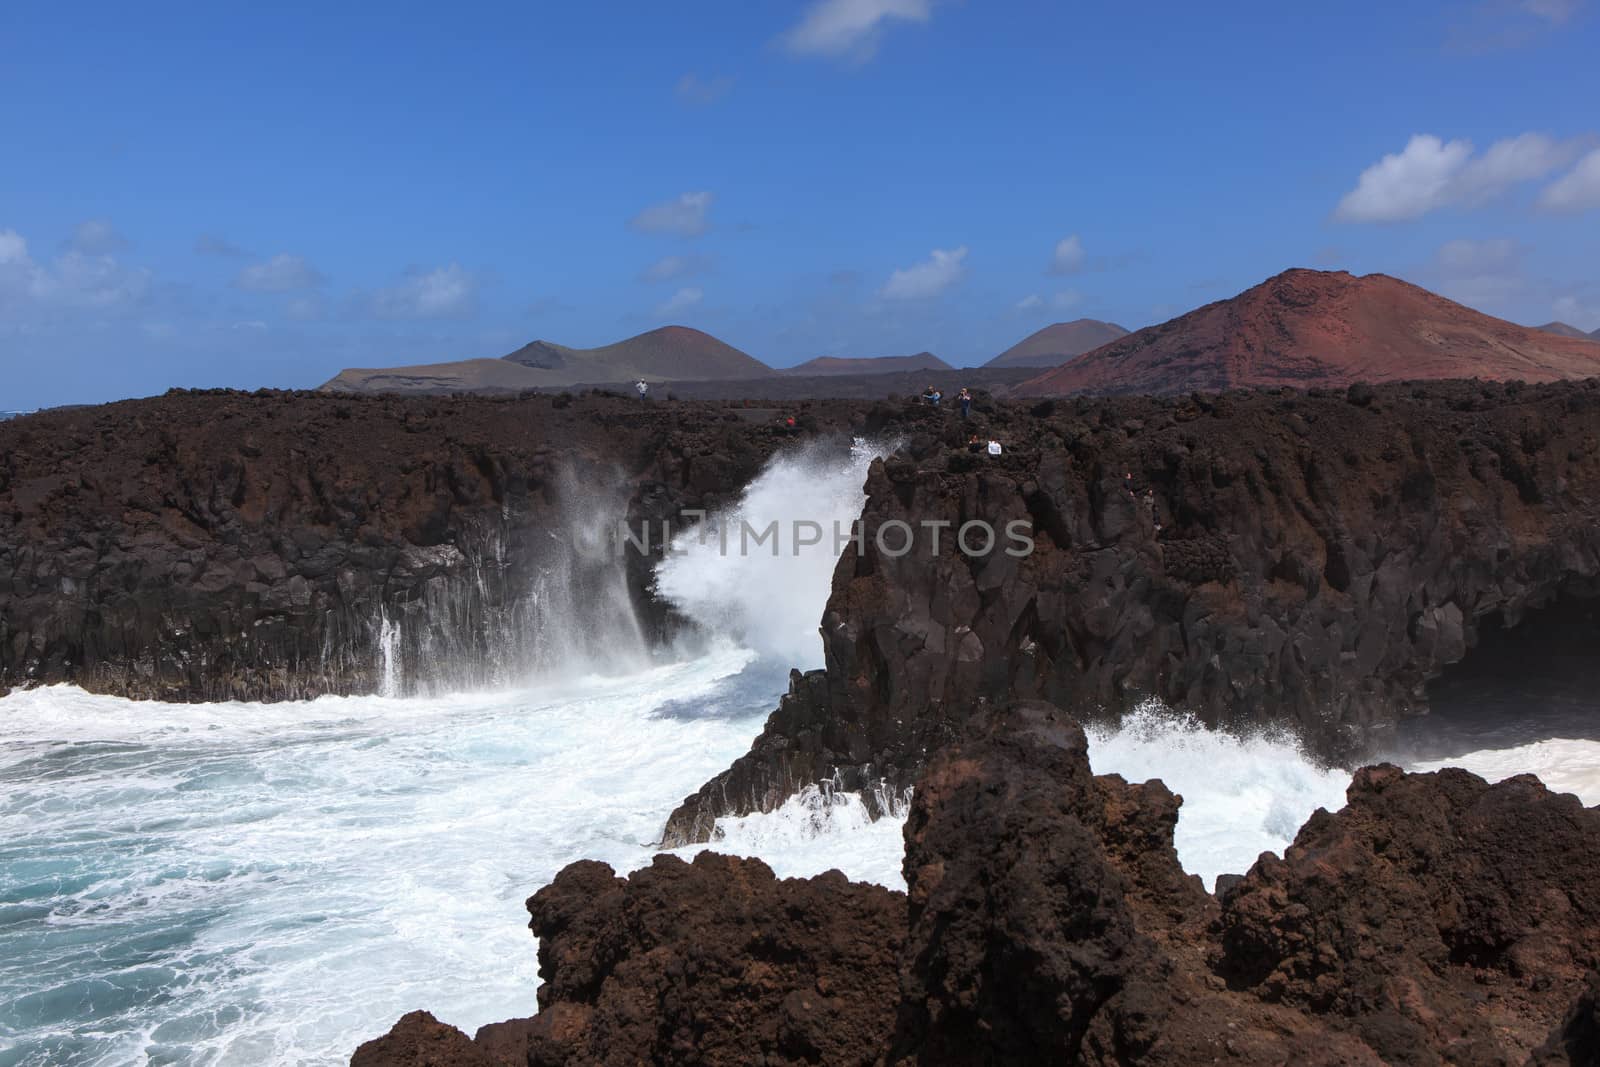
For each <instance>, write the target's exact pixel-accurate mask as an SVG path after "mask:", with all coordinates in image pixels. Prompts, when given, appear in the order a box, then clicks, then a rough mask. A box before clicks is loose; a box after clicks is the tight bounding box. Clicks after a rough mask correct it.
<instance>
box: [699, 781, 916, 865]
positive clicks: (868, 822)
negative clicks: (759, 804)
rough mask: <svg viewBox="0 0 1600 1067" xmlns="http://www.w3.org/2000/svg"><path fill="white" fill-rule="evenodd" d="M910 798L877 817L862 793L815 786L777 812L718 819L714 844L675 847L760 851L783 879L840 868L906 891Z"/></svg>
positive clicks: (745, 852)
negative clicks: (903, 869)
mask: <svg viewBox="0 0 1600 1067" xmlns="http://www.w3.org/2000/svg"><path fill="white" fill-rule="evenodd" d="M906 799H907V798H898V803H897V804H896V805H895V806H894V807H893V808H892V809H889V810H890V811H891V814H890V815H889V816H886V817H885V818H881V819H878V820H877V821H873V820H872V818H871V817H869V816H868V814H867V806H866V805H865V804H864V803H862V800H861V797H860V796H859V795H857V794H855V793H836V792H831V791H824V790H822V789H820V788H818V787H817V786H814V785H811V786H807V787H806V788H805V789H803V790H802V791H801V792H800V793H799V794H798V795H796V796H792V797H790V798H789V799H788V800H786V801H784V803H783V804H782V805H781V806H779V807H778V808H777V809H776V810H774V811H770V812H764V813H757V814H754V815H746V816H744V817H742V818H729V819H719V820H717V829H718V831H720V833H721V836H720V837H718V838H717V839H716V840H715V841H713V842H711V843H710V844H707V845H690V846H687V847H685V848H680V849H674V850H673V851H674V852H675V853H676V854H677V855H680V856H683V857H684V858H685V859H688V858H690V857H692V856H694V855H696V854H697V853H700V852H703V851H706V850H708V849H709V850H710V851H712V852H722V853H725V854H729V855H734V856H755V857H757V858H759V859H761V860H764V861H765V862H766V863H767V865H768V866H770V867H771V868H772V870H773V872H774V873H775V874H777V875H778V877H780V878H809V877H811V876H813V875H817V874H821V873H822V872H824V871H829V870H841V871H844V872H845V873H846V874H848V875H849V876H850V877H851V878H853V879H855V880H856V881H861V882H873V883H875V884H877V885H881V886H885V887H887V888H889V889H899V890H902V891H903V890H904V889H905V887H906V881H905V877H904V876H903V875H902V874H901V872H900V861H901V859H902V857H903V856H904V854H905V841H904V838H903V836H902V830H903V828H904V826H905V818H906Z"/></svg>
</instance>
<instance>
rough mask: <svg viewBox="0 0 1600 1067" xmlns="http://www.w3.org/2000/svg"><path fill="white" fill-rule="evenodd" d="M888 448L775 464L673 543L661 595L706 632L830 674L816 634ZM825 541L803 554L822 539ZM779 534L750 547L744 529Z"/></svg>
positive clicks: (861, 445) (806, 453)
mask: <svg viewBox="0 0 1600 1067" xmlns="http://www.w3.org/2000/svg"><path fill="white" fill-rule="evenodd" d="M892 448H893V445H892V444H888V443H871V442H867V441H863V440H861V439H859V438H858V439H856V440H855V441H854V442H853V443H852V445H851V447H850V448H849V450H848V451H845V450H844V449H842V448H841V447H840V446H839V444H838V443H836V442H833V441H827V440H822V441H815V442H812V443H810V444H807V445H805V446H803V447H801V448H798V449H796V450H794V451H792V452H785V453H782V454H780V455H778V456H775V457H774V458H773V459H772V460H771V461H769V462H768V464H767V466H766V468H765V469H764V470H763V471H762V472H761V473H760V474H759V475H758V476H757V477H756V479H755V480H754V481H753V482H751V483H750V485H749V486H748V487H747V488H746V489H745V491H744V493H743V494H742V495H741V496H740V498H739V501H738V503H737V504H735V505H734V506H733V507H731V508H729V509H727V510H725V511H722V512H718V513H717V514H715V515H713V516H710V517H708V518H707V519H706V521H705V522H704V523H702V524H700V525H698V526H696V527H694V528H692V529H689V530H686V531H684V532H682V533H680V534H678V536H676V537H675V538H674V539H673V543H672V552H671V554H670V555H669V556H668V558H667V559H665V560H663V561H662V563H661V565H660V566H659V567H658V568H657V570H656V590H657V592H658V593H659V594H660V595H661V596H663V597H665V598H666V599H667V600H668V601H670V602H671V603H672V604H673V605H674V606H675V607H676V608H677V609H678V610H679V611H680V612H682V613H683V614H684V615H685V616H687V617H688V618H689V619H691V620H693V621H694V622H695V623H697V624H698V625H699V626H701V627H702V628H703V629H705V630H708V631H710V632H713V633H722V634H727V635H729V636H730V637H733V638H734V639H736V640H738V641H739V642H740V643H742V644H744V645H745V646H747V647H749V648H751V649H754V650H755V651H756V652H757V653H759V654H760V655H762V656H765V657H769V658H771V659H773V660H777V661H779V662H782V663H783V664H785V665H786V666H792V667H798V668H800V669H802V670H805V669H810V668H815V667H820V666H822V639H821V637H820V636H819V635H818V627H819V626H820V624H821V621H822V612H823V609H824V608H825V607H826V606H827V602H828V594H829V592H830V591H831V590H832V587H833V571H834V566H835V564H836V563H837V562H838V558H839V552H840V550H841V548H842V545H840V544H839V542H838V541H837V540H836V537H835V531H842V533H843V535H844V537H845V538H848V536H849V531H850V528H851V526H852V524H854V523H855V522H856V520H857V519H858V518H860V515H861V509H862V507H863V506H864V505H865V503H866V493H865V491H864V489H863V485H864V483H865V482H866V478H867V468H868V467H869V466H871V464H872V461H873V460H874V459H877V458H879V457H880V456H883V455H885V454H887V453H888V452H889V451H892ZM804 524H815V527H816V528H820V530H821V531H822V532H821V537H820V540H818V541H817V542H816V543H815V544H805V543H803V542H805V541H806V540H808V539H809V537H810V535H811V534H812V533H814V530H813V528H812V527H811V526H809V525H804ZM773 528H775V536H776V541H772V540H763V541H762V542H761V543H760V544H756V545H752V544H751V543H750V542H751V539H750V538H748V537H744V536H742V534H743V531H744V530H746V529H749V530H755V531H758V532H765V531H767V530H768V529H773Z"/></svg>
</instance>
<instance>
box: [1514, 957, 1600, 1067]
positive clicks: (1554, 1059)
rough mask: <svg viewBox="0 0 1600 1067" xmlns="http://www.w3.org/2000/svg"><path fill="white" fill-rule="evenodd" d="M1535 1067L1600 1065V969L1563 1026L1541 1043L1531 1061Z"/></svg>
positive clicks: (1593, 973) (1590, 976) (1586, 985)
mask: <svg viewBox="0 0 1600 1067" xmlns="http://www.w3.org/2000/svg"><path fill="white" fill-rule="evenodd" d="M1530 1062H1531V1063H1532V1064H1534V1065H1535V1067H1558V1065H1559V1067H1565V1065H1567V1064H1571V1065H1572V1067H1579V1065H1582V1067H1595V1065H1596V1064H1600V971H1591V972H1590V973H1589V980H1588V982H1586V983H1585V985H1584V989H1583V992H1582V993H1581V994H1580V995H1579V996H1578V999H1577V1001H1576V1002H1575V1003H1574V1004H1573V1005H1572V1009H1571V1010H1570V1011H1568V1012H1567V1017H1566V1018H1565V1019H1564V1020H1562V1023H1561V1026H1560V1028H1559V1029H1558V1030H1556V1032H1555V1033H1553V1034H1551V1035H1550V1040H1548V1041H1546V1042H1545V1043H1544V1044H1543V1045H1540V1046H1539V1048H1538V1050H1537V1051H1536V1052H1535V1053H1534V1054H1533V1059H1532V1060H1531V1061H1530Z"/></svg>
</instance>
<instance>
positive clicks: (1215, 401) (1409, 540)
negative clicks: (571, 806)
mask: <svg viewBox="0 0 1600 1067" xmlns="http://www.w3.org/2000/svg"><path fill="white" fill-rule="evenodd" d="M1013 410H1014V411H1015V412H1016V414H1015V415H1014V417H1013V418H1012V419H1011V420H1010V421H1009V422H1008V423H1007V424H1006V425H1005V426H1004V434H1005V437H1006V440H1007V443H1008V446H1009V447H1008V450H1007V452H1006V453H1005V454H1004V455H1003V456H1000V457H993V458H991V457H987V456H984V457H975V456H972V455H970V454H968V453H967V452H966V451H965V450H964V449H962V448H960V447H959V445H960V433H961V427H959V426H956V425H953V424H952V423H950V422H948V421H944V420H941V419H940V418H939V417H938V416H937V415H935V414H934V413H931V412H925V413H924V414H923V417H922V418H923V421H922V422H921V423H920V424H913V425H911V426H910V427H904V426H903V427H902V431H905V430H906V429H909V430H911V431H912V432H911V433H910V435H909V437H908V438H907V440H908V444H907V446H906V447H905V448H904V449H902V450H901V452H900V453H898V454H897V455H895V456H893V457H890V458H889V459H888V460H887V461H886V462H883V463H881V464H878V465H875V466H874V467H873V470H872V472H871V475H870V477H869V480H868V483H867V492H868V500H867V504H866V508H865V512H864V522H865V523H866V524H867V526H868V527H869V528H872V527H877V526H882V525H884V524H889V523H893V522H896V521H899V522H906V523H910V524H911V525H913V526H915V525H917V524H919V523H921V522H924V521H942V522H946V523H949V524H950V527H949V528H950V529H957V528H959V527H960V526H961V525H962V524H964V523H966V522H969V521H974V520H981V521H984V522H987V523H989V524H990V525H992V526H994V527H995V528H1004V526H1005V525H1006V524H1007V523H1009V522H1012V521H1015V520H1027V521H1030V522H1031V523H1032V525H1033V530H1034V538H1035V549H1034V551H1033V553H1032V554H1031V555H1029V556H1027V557H1026V558H1022V559H1017V558H1012V557H1010V556H1008V555H1006V554H1004V553H1002V552H995V553H991V554H988V555H981V556H971V555H968V554H966V553H964V552H962V551H961V550H960V549H959V548H958V547H957V546H956V545H955V544H954V539H953V538H951V537H948V536H947V537H946V538H945V539H944V543H943V545H942V546H941V551H939V552H938V553H933V552H931V551H921V550H919V551H918V552H916V553H913V554H911V555H906V556H899V557H896V556H892V555H890V554H888V553H885V552H884V551H882V550H880V547H879V545H878V544H877V542H876V539H874V538H867V539H866V541H865V545H864V550H862V551H858V550H857V549H856V547H855V546H851V547H849V548H847V549H846V550H845V554H844V556H843V558H842V559H841V560H840V562H839V566H838V569H837V571H836V572H835V574H834V585H833V591H832V595H831V597H830V599H829V601H828V607H827V611H826V614H825V615H824V617H823V621H822V633H823V641H824V650H825V653H826V668H825V670H823V671H818V672H813V673H810V674H807V675H805V676H804V677H801V676H799V675H796V676H795V677H794V679H793V683H792V686H791V690H790V693H789V694H788V695H787V696H786V697H784V699H783V701H782V703H781V704H780V706H779V707H778V709H777V710H776V711H775V712H774V713H773V714H772V716H771V718H770V719H769V720H768V722H767V725H766V728H765V729H764V730H763V732H762V734H761V736H760V737H758V738H757V739H756V741H755V743H754V744H753V745H752V746H751V750H750V753H749V754H748V755H746V756H744V757H742V758H741V759H740V760H739V761H738V762H736V763H735V764H734V765H733V766H732V767H731V768H730V769H729V770H728V771H727V772H725V773H723V774H722V775H719V776H718V777H717V778H715V779H713V780H712V781H711V782H708V783H707V784H706V786H705V788H703V789H702V790H701V791H700V792H699V793H697V794H696V795H695V796H692V797H689V798H688V799H687V800H686V801H685V802H684V804H683V806H681V807H680V808H679V809H678V810H677V811H676V812H674V813H673V815H672V817H671V819H670V820H669V821H668V824H667V832H666V841H667V842H668V843H669V844H679V843H684V842H691V841H704V840H707V839H708V837H709V835H710V833H711V831H712V828H713V826H714V824H715V820H716V819H717V818H719V817H721V816H724V815H730V814H732V815H743V814H747V813H748V812H751V811H758V810H761V811H765V810H771V809H772V808H774V807H776V806H777V805H779V804H781V803H782V802H783V800H784V799H785V798H787V797H788V796H790V795H792V794H793V793H795V792H797V791H798V790H799V789H800V788H803V787H804V786H805V785H806V784H808V783H811V782H814V781H817V780H820V779H836V780H838V781H839V782H841V783H842V785H843V787H844V788H846V789H861V790H864V791H866V793H867V794H868V795H869V796H870V795H876V794H877V793H887V794H889V795H893V794H894V793H896V792H898V791H901V790H903V789H905V788H907V787H909V786H911V785H912V784H913V783H914V782H915V781H916V780H917V777H918V775H919V774H920V773H921V770H922V768H923V767H924V766H925V764H926V760H927V758H928V757H929V755H930V754H931V753H933V752H936V751H938V749H939V748H940V747H941V746H942V745H944V744H945V743H946V742H947V741H948V740H949V739H950V738H952V737H956V736H959V735H960V734H961V732H962V730H963V724H964V718H965V716H966V715H967V714H968V713H969V710H970V709H972V708H975V707H981V706H983V705H984V704H985V703H986V702H1004V701H1009V700H1013V699H1021V698H1040V699H1046V700H1050V701H1052V702H1053V703H1056V704H1058V705H1060V706H1062V707H1064V708H1067V709H1069V710H1071V711H1072V712H1073V714H1075V715H1078V716H1091V717H1097V716H1102V715H1111V716H1115V715H1117V714H1119V713H1120V712H1122V711H1125V710H1127V709H1129V708H1131V707H1134V706H1136V705H1137V704H1138V703H1140V702H1141V701H1144V700H1147V699H1151V698H1154V699H1157V700H1159V701H1161V702H1162V703H1164V704H1165V705H1167V706H1168V707H1170V708H1174V709H1180V710H1183V711H1186V712H1190V713H1192V714H1194V715H1196V716H1198V717H1199V718H1200V719H1201V720H1203V721H1204V722H1205V723H1206V724H1207V725H1211V726H1219V727H1224V728H1234V729H1249V728H1253V727H1258V726H1262V725H1269V724H1288V725H1290V726H1292V728H1293V729H1294V731H1295V732H1296V734H1297V735H1298V736H1299V737H1300V738H1301V739H1302V740H1303V742H1304V743H1305V744H1306V745H1307V747H1308V748H1309V749H1310V750H1311V751H1312V752H1314V753H1316V754H1318V755H1320V756H1322V757H1324V758H1327V759H1330V760H1338V761H1342V762H1347V763H1350V762H1355V761H1358V760H1360V759H1361V758H1363V757H1365V756H1367V755H1368V754H1370V753H1372V752H1374V751H1375V750H1378V749H1380V748H1381V746H1382V745H1383V743H1384V742H1385V741H1386V740H1387V739H1388V738H1389V737H1391V736H1392V731H1393V730H1394V727H1395V724H1396V723H1397V721H1399V720H1400V719H1401V718H1403V717H1404V716H1407V715H1414V714H1420V713H1424V712H1425V711H1426V710H1427V706H1428V705H1427V693H1426V690H1425V686H1426V684H1427V682H1428V681H1429V680H1430V679H1433V678H1436V677H1438V676H1439V675H1440V673H1441V672H1442V671H1443V670H1444V669H1445V668H1446V667H1447V666H1448V665H1450V664H1452V663H1456V662H1458V661H1460V660H1461V659H1463V658H1464V657H1465V656H1466V654H1467V651H1468V649H1469V648H1471V647H1472V646H1473V645H1474V644H1475V643H1476V642H1477V635H1478V630H1479V628H1480V627H1481V626H1482V625H1483V624H1484V623H1485V622H1486V621H1488V620H1491V619H1493V620H1495V621H1496V622H1497V623H1503V624H1505V625H1510V626H1515V625H1517V624H1518V623H1520V622H1522V621H1523V619H1524V617H1525V616H1527V615H1528V614H1529V613H1535V612H1537V611H1538V610H1539V609H1541V608H1543V607H1545V606H1547V605H1550V604H1552V603H1554V602H1555V601H1556V600H1557V599H1558V598H1563V597H1566V598H1573V599H1577V600H1580V601H1592V600H1593V598H1594V597H1595V596H1596V595H1597V594H1600V381H1588V382H1580V383H1569V384H1558V385H1545V386H1522V385H1520V384H1518V383H1510V384H1504V385H1502V384H1499V383H1478V382H1461V383H1429V384H1427V385H1409V384H1400V385H1387V386H1383V387H1380V388H1377V389H1371V388H1367V387H1364V386H1358V387H1354V388H1352V389H1349V390H1338V391H1329V392H1318V391H1313V392H1311V393H1310V394H1302V393H1295V392H1289V391H1283V392H1266V393H1240V394H1225V395H1222V396H1201V395H1196V396H1194V397H1185V398H1181V399H1176V400H1152V399H1127V400H1088V399H1080V400H1076V401H1045V402H1043V403H1040V404H1038V405H1036V406H1034V407H1032V408H1029V409H1026V411H1025V412H1024V411H1023V409H1013ZM919 430H920V431H921V432H916V431H919ZM930 547H931V546H930ZM874 787H876V788H874Z"/></svg>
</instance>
